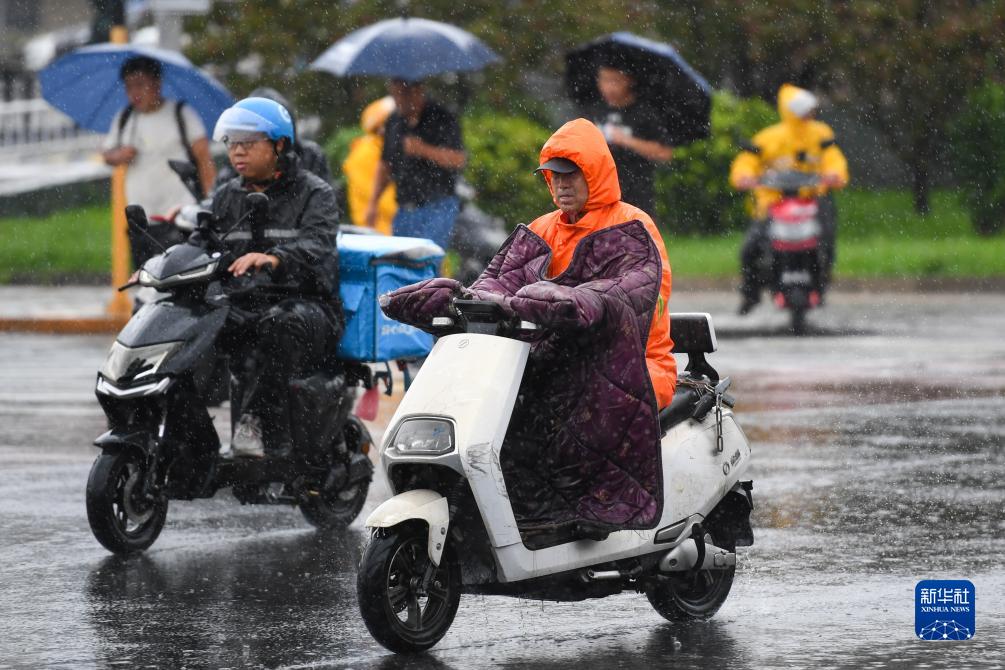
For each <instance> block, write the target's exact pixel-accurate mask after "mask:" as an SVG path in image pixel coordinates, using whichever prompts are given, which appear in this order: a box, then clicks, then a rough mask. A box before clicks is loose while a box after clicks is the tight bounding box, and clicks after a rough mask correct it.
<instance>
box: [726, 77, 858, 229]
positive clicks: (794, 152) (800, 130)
mask: <svg viewBox="0 0 1005 670" xmlns="http://www.w3.org/2000/svg"><path fill="white" fill-rule="evenodd" d="M805 93H807V92H806V91H804V90H803V89H801V88H798V87H796V86H793V85H792V84H782V87H781V88H780V89H778V114H779V116H781V117H782V121H781V123H776V124H775V125H773V126H768V127H767V128H765V129H764V130H762V131H760V132H759V133H757V134H756V135H754V137H753V139H752V140H751V146H750V147H749V148H748V149H746V150H744V151H741V152H740V154H739V155H738V156H737V157H736V158H735V159H734V160H733V165H732V167H731V168H730V171H729V183H730V184H731V185H732V186H733V187H734V188H735V187H737V185H738V182H739V181H740V180H741V179H743V178H745V177H753V178H757V177H760V176H761V173H762V172H764V171H765V170H769V169H774V170H801V171H804V172H816V173H819V174H821V175H825V174H831V175H836V176H837V177H839V179H840V185H839V186H837V188H843V187H844V186H845V185H847V184H848V162H847V161H846V160H845V157H844V154H843V153H841V149H839V148H838V146H837V144H836V143H835V141H834V131H833V130H831V127H830V126H828V125H827V124H826V123H823V122H821V121H816V120H814V119H812V118H800V117H798V116H796V114H794V113H793V112H792V111H791V110H790V109H789V105H790V103H791V102H792V101H793V98H794V97H796V96H797V95H800V94H805ZM827 190H828V188H827V187H826V186H820V187H818V188H816V189H808V190H807V192H806V193H804V194H803V195H804V196H806V197H812V196H815V195H816V196H820V195H824V194H825V193H826V192H827ZM780 199H781V193H779V192H778V191H776V190H774V189H769V188H762V187H757V188H755V189H754V210H755V211H754V215H755V216H756V217H758V218H761V217H764V216H767V213H768V208H769V207H770V206H771V205H772V204H774V203H775V202H777V201H778V200H780Z"/></svg>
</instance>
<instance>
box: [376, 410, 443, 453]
mask: <svg viewBox="0 0 1005 670" xmlns="http://www.w3.org/2000/svg"><path fill="white" fill-rule="evenodd" d="M390 446H391V448H392V449H395V450H397V451H398V452H399V453H402V454H425V455H429V456H439V455H441V454H449V453H450V452H452V451H453V450H454V427H453V426H452V425H451V424H450V422H449V421H444V420H443V419H426V418H421V419H420V418H416V419H405V420H404V421H402V422H401V425H399V426H398V430H397V431H395V433H394V438H392V439H391V445H390Z"/></svg>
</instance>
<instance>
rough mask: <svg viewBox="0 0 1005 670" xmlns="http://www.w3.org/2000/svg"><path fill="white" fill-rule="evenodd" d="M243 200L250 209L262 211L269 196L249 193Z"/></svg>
mask: <svg viewBox="0 0 1005 670" xmlns="http://www.w3.org/2000/svg"><path fill="white" fill-rule="evenodd" d="M245 199H246V200H247V202H248V205H249V206H250V207H251V208H252V209H262V208H263V207H265V206H266V205H268V204H269V196H267V195H265V194H264V193H249V194H248V195H247V196H245Z"/></svg>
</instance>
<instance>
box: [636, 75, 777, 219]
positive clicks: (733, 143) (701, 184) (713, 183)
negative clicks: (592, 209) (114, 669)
mask: <svg viewBox="0 0 1005 670" xmlns="http://www.w3.org/2000/svg"><path fill="white" fill-rule="evenodd" d="M777 120H778V114H777V113H776V112H775V111H774V109H773V108H772V107H771V105H769V104H768V103H766V102H764V101H763V100H759V99H757V98H750V99H747V100H742V99H739V98H737V97H735V96H733V95H730V94H729V93H724V92H719V93H716V95H715V97H714V98H713V101H712V133H711V136H710V137H709V138H708V139H705V140H702V141H700V142H695V143H694V144H692V145H690V146H688V147H682V148H680V149H677V150H676V151H675V152H674V157H673V162H672V163H671V164H670V166H669V167H668V168H664V169H662V170H660V172H659V173H658V176H657V180H656V193H657V202H656V214H655V215H656V222H657V223H658V224H659V225H660V227H662V228H664V229H666V230H669V231H671V232H672V233H676V234H695V233H697V234H704V235H710V234H726V233H729V232H731V231H733V230H742V229H743V228H744V227H745V226H746V224H747V221H748V220H749V216H748V214H747V209H746V207H745V201H746V196H744V195H743V194H741V193H739V192H737V191H735V190H734V189H733V188H732V187H731V186H730V185H729V183H728V176H729V165H730V163H731V162H732V160H733V158H734V157H735V156H736V154H737V153H738V152H739V151H740V147H741V145H742V143H744V142H746V141H748V140H749V139H750V137H751V136H753V134H754V133H756V132H757V131H758V130H760V129H761V128H763V127H765V126H767V125H769V124H771V123H774V122H776V121H777Z"/></svg>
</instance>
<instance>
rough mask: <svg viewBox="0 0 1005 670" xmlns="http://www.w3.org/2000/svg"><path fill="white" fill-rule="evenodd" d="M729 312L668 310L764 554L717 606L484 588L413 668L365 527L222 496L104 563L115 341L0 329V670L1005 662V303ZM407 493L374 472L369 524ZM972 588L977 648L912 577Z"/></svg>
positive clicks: (858, 301) (682, 294)
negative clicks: (929, 616) (386, 635)
mask: <svg viewBox="0 0 1005 670" xmlns="http://www.w3.org/2000/svg"><path fill="white" fill-rule="evenodd" d="M733 303H734V297H733V296H732V295H726V294H721V293H695V294H690V295H688V294H686V288H684V287H678V289H677V293H676V295H675V296H674V300H673V303H672V304H673V309H674V310H675V311H710V312H712V313H713V316H714V317H715V319H716V325H717V327H718V330H719V333H720V342H719V345H720V351H719V352H718V353H716V354H714V355H713V356H712V357H710V360H711V361H712V363H713V364H714V365H715V366H716V367H717V368H718V369H719V370H720V372H722V373H724V374H728V375H731V376H732V377H733V378H734V380H735V382H734V390H735V393H736V395H737V397H738V399H739V405H738V407H737V412H738V415H739V417H740V421H741V424H742V425H743V427H744V429H745V430H746V431H747V433H748V436H749V437H750V439H751V442H752V445H753V448H754V458H755V460H754V467H753V471H752V476H753V479H754V481H755V488H754V496H755V498H754V499H755V506H756V509H755V514H754V519H753V522H754V533H755V545H754V546H753V547H752V548H750V549H749V550H747V551H745V552H742V553H741V557H740V567H739V570H738V573H737V578H736V581H735V583H734V586H733V592H732V594H731V595H730V597H729V599H728V600H727V602H726V604H725V606H724V607H723V608H722V610H720V612H719V613H718V614H717V615H716V617H715V618H714V619H713V620H711V621H709V622H706V623H702V624H697V625H692V626H677V625H671V624H669V623H667V622H665V621H663V620H662V619H660V618H659V617H658V616H657V615H656V614H655V612H654V611H653V610H652V609H651V608H650V607H649V605H648V603H647V601H646V600H645V598H644V596H641V595H638V594H634V593H629V594H622V595H620V596H616V597H612V598H607V599H604V600H596V601H587V602H582V603H550V602H545V603H542V602H537V601H521V600H511V599H504V598H497V597H465V598H463V599H462V602H461V607H460V610H459V612H458V615H457V619H456V620H455V623H454V626H453V628H452V629H451V631H450V633H448V635H447V636H446V637H445V638H444V639H443V641H442V642H441V643H440V644H439V645H438V646H437V647H435V648H434V650H433V651H432V652H431V653H430V654H427V655H422V656H419V657H414V658H411V659H404V658H397V657H394V656H392V655H389V654H387V653H386V652H385V651H384V650H383V649H382V648H380V647H379V646H377V645H376V643H374V642H373V641H372V640H371V639H370V637H369V635H368V634H367V632H366V630H365V628H364V627H363V625H362V623H361V622H360V620H359V618H358V615H357V613H356V604H355V591H354V583H355V564H356V561H357V560H358V558H359V553H360V549H361V544H362V542H363V537H364V535H363V530H362V527H361V524H360V523H359V522H357V523H356V524H354V526H353V527H352V528H351V529H350V531H349V532H348V533H346V534H344V535H342V536H335V537H329V536H324V535H319V534H317V533H315V532H314V531H313V530H311V529H310V527H309V526H307V525H306V523H305V522H304V521H303V520H302V519H301V518H300V515H299V513H297V512H296V511H295V510H291V509H288V508H268V507H241V506H240V505H239V504H237V503H236V501H234V500H233V498H232V497H231V496H230V495H229V494H227V493H222V494H220V495H219V496H218V497H217V498H215V499H213V500H209V501H199V502H192V503H172V507H171V509H170V512H169V517H168V523H167V526H166V528H165V530H164V532H163V534H162V535H161V537H160V539H159V540H158V541H157V543H156V544H155V545H154V547H153V548H152V549H151V550H150V551H148V552H147V553H146V554H145V555H143V556H138V557H133V558H128V559H119V558H116V557H112V556H110V555H108V553H107V552H105V551H104V549H102V548H101V547H100V546H99V545H98V544H97V542H96V541H94V540H93V538H92V537H91V535H90V532H89V530H88V528H87V521H86V517H85V513H84V505H83V489H84V482H85V481H86V477H87V471H88V468H89V466H90V463H91V461H92V460H93V458H94V455H95V453H96V452H95V450H94V449H93V448H92V447H90V446H88V445H89V443H90V441H91V440H92V439H93V438H94V437H95V436H96V435H98V434H99V433H100V432H102V431H103V429H104V426H103V419H102V416H101V414H100V412H99V410H98V407H97V404H96V402H95V401H94V397H93V394H92V392H91V386H92V384H93V379H94V371H95V369H96V367H97V366H98V365H99V364H100V361H101V360H102V358H103V356H104V351H105V349H106V347H107V344H108V342H109V340H108V338H103V337H68V336H62V337H45V336H23V335H3V336H0V382H2V384H0V501H2V502H0V668H6V667H18V668H20V667H67V668H69V667H74V668H76V667H128V668H132V667H192V668H197V667H210V668H221V667H233V668H237V667H270V668H271V667H338V668H341V667H346V668H348V667H351V668H473V667H505V668H522V667H528V668H530V667H533V668H572V667H581V666H583V665H584V664H590V666H591V667H595V668H651V667H700V668H723V667H731V668H776V667H784V668H802V667H828V668H835V667H837V668H872V667H875V668H887V667H897V668H919V667H932V668H935V667H954V668H955V667H959V668H969V667H980V668H993V667H1005V653H1003V651H1002V649H1003V645H1002V644H1001V640H1002V639H1003V638H1005V605H1003V604H1002V603H1003V602H1005V600H1003V599H1005V570H1002V568H1001V566H1000V561H1001V556H1003V555H1005V483H1003V482H1005V411H1003V410H1005V338H1003V337H1002V336H1001V333H1002V332H1003V331H1005V296H1003V295H1001V294H987V295H980V296H974V295H969V296H963V295H939V294H929V295H912V294H903V295H897V294H884V295H869V294H843V295H835V296H832V297H831V300H830V304H828V306H827V307H826V308H825V309H824V310H823V311H822V312H820V313H819V314H815V315H813V316H814V321H813V323H814V327H815V330H814V333H813V335H812V336H809V337H803V338H793V337H791V336H789V335H788V334H787V333H786V331H785V327H784V324H785V321H784V317H783V316H782V315H781V314H780V313H777V312H775V311H774V310H773V309H771V308H770V307H767V306H765V307H763V308H761V309H759V310H758V311H756V312H755V313H754V314H753V315H751V316H750V317H748V318H746V319H740V318H737V317H734V316H732V315H731V314H730V312H731V310H732V308H733V306H734V305H733ZM386 496H387V489H386V486H384V485H383V483H382V482H375V485H374V487H373V488H372V490H371V496H370V500H369V501H368V507H367V510H369V509H372V507H373V506H374V505H376V504H377V503H379V502H380V501H381V500H383V499H384V497H386ZM365 513H366V511H364V514H365ZM953 578H961V579H970V580H971V581H973V582H974V584H975V586H976V590H977V630H976V636H975V638H974V639H973V640H970V641H968V642H943V643H930V642H922V641H919V640H916V639H915V638H914V628H913V626H914V602H913V598H914V586H915V584H916V583H917V582H918V581H919V580H921V579H953Z"/></svg>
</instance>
